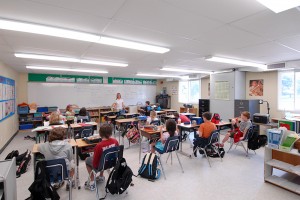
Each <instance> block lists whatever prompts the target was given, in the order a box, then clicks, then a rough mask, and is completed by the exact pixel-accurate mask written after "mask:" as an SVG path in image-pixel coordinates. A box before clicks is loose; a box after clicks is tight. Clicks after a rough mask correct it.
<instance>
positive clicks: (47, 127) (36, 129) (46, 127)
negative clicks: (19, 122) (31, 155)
mask: <svg viewBox="0 0 300 200" xmlns="http://www.w3.org/2000/svg"><path fill="white" fill-rule="evenodd" d="M42 130H51V127H50V126H39V127H36V128H35V129H32V130H31V132H36V131H42Z"/></svg>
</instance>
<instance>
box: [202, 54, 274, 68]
mask: <svg viewBox="0 0 300 200" xmlns="http://www.w3.org/2000/svg"><path fill="white" fill-rule="evenodd" d="M205 60H208V61H214V62H220V63H228V64H233V65H241V66H250V67H258V68H262V69H267V68H268V66H267V65H264V64H258V63H253V62H247V61H241V60H235V59H230V58H220V57H215V56H212V57H208V58H205Z"/></svg>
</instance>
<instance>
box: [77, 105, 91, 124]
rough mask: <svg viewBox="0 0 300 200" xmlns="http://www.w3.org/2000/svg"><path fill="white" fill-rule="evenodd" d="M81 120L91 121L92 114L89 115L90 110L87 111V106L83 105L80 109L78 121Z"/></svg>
mask: <svg viewBox="0 0 300 200" xmlns="http://www.w3.org/2000/svg"><path fill="white" fill-rule="evenodd" d="M81 120H82V121H84V122H89V121H91V119H90V116H89V114H88V112H87V111H86V108H85V107H83V108H81V109H80V110H79V114H78V116H77V122H78V123H79V122H81Z"/></svg>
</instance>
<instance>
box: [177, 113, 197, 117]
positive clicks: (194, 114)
mask: <svg viewBox="0 0 300 200" xmlns="http://www.w3.org/2000/svg"><path fill="white" fill-rule="evenodd" d="M180 114H181V115H195V116H196V114H195V113H180Z"/></svg>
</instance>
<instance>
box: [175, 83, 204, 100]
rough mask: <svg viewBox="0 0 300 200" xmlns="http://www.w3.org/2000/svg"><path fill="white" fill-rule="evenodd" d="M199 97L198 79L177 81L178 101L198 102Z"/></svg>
mask: <svg viewBox="0 0 300 200" xmlns="http://www.w3.org/2000/svg"><path fill="white" fill-rule="evenodd" d="M199 98H200V80H192V81H179V95H178V101H179V102H180V103H198V101H199Z"/></svg>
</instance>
